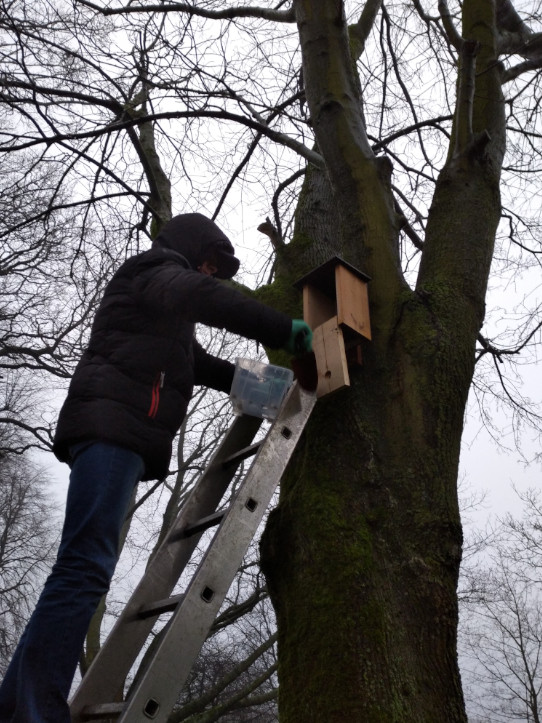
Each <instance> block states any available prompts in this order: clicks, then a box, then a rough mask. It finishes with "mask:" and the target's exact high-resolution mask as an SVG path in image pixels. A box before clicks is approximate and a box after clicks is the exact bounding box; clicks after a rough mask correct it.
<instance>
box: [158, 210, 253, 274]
mask: <svg viewBox="0 0 542 723" xmlns="http://www.w3.org/2000/svg"><path fill="white" fill-rule="evenodd" d="M154 243H155V244H156V245H158V246H162V247H163V248H166V249H172V250H173V251H176V252H177V253H178V254H181V255H182V256H184V257H185V259H186V260H187V261H188V262H189V264H190V266H191V267H192V268H193V269H194V270H196V269H197V268H198V267H199V266H201V264H202V263H203V262H204V261H205V260H206V259H207V257H208V255H209V253H210V252H211V251H212V253H213V254H214V256H215V257H216V260H217V266H218V271H217V272H216V274H214V276H216V277H217V278H219V279H231V278H232V276H235V274H236V273H237V271H238V270H239V259H237V258H235V249H234V248H233V246H232V244H231V242H230V240H229V239H228V237H227V236H226V235H225V234H224V233H222V231H221V230H220V229H219V228H218V226H217V225H216V223H215V222H214V221H211V219H210V218H206V217H205V216H203V215H202V214H201V213H181V214H180V215H179V216H174V217H173V218H172V219H171V221H169V222H168V223H166V225H165V226H164V228H163V229H162V230H161V231H160V233H159V234H158V236H157V237H156V238H155V240H154Z"/></svg>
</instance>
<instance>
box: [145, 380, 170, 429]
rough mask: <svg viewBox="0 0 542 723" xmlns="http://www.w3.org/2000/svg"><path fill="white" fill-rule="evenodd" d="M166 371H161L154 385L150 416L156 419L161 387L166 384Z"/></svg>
mask: <svg viewBox="0 0 542 723" xmlns="http://www.w3.org/2000/svg"><path fill="white" fill-rule="evenodd" d="M165 376H166V373H165V372H160V373H159V374H158V376H157V377H156V381H155V382H154V384H153V385H152V396H151V408H150V409H149V412H148V416H149V417H150V418H151V419H154V418H155V417H156V415H157V414H158V405H159V404H160V389H162V387H163V386H164V378H165Z"/></svg>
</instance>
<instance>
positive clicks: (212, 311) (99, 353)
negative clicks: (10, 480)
mask: <svg viewBox="0 0 542 723" xmlns="http://www.w3.org/2000/svg"><path fill="white" fill-rule="evenodd" d="M190 216H195V214H190ZM179 218H182V217H177V219H179ZM201 218H203V217H201ZM177 219H173V220H172V221H171V222H170V224H168V225H167V226H166V227H165V228H164V230H163V231H162V233H161V234H160V236H159V237H158V242H159V244H160V245H155V246H153V248H152V249H151V250H150V251H146V252H144V253H142V254H139V255H137V256H134V257H132V258H130V259H128V261H126V262H125V263H124V264H123V265H122V266H121V267H120V269H119V270H118V271H117V272H116V274H115V275H114V277H113V279H112V280H111V282H110V283H109V284H108V286H107V288H106V290H105V294H104V297H103V299H102V302H101V304H100V307H99V309H98V312H97V314H96V317H95V319H94V324H93V326H92V331H91V336H90V341H89V345H88V348H87V350H86V351H85V352H84V354H83V356H82V358H81V360H80V362H79V364H78V366H77V368H76V370H75V374H74V376H73V379H72V381H71V384H70V388H69V391H68V397H67V399H66V401H65V402H64V405H63V407H62V409H61V411H60V416H59V420H58V425H57V430H56V435H55V440H54V451H55V454H56V456H57V457H58V458H59V459H60V460H62V461H68V454H69V453H68V450H69V447H70V446H71V445H72V444H74V443H76V442H78V441H82V440H86V439H95V440H101V441H106V442H111V443H113V444H116V445H119V446H121V447H124V448H126V449H129V450H132V451H134V452H137V453H138V454H140V455H141V456H142V457H143V459H144V461H145V475H144V477H143V479H156V478H158V479H160V478H162V477H164V476H165V475H166V473H167V471H168V465H169V461H170V458H171V445H172V441H173V438H174V436H175V434H176V432H177V431H178V429H179V427H180V425H181V423H182V421H183V419H184V416H185V414H186V408H187V406H188V402H189V400H190V397H191V395H192V388H193V385H194V384H202V385H205V386H209V387H212V388H213V389H218V390H220V391H224V392H229V390H230V386H231V382H232V379H233V371H234V366H233V365H232V364H230V363H229V362H227V361H224V360H221V359H217V358H216V357H213V356H211V355H209V354H207V353H206V352H205V351H204V350H203V349H202V347H201V346H200V345H199V344H198V343H197V342H196V340H195V339H194V325H195V324H196V323H202V324H207V325H208V326H214V327H218V328H221V329H227V330H228V331H231V332H233V333H236V334H240V335H242V336H245V337H247V338H249V339H255V340H257V341H259V342H261V343H262V344H264V345H265V346H269V347H271V348H281V347H282V346H284V345H285V344H286V342H287V340H288V337H289V335H290V331H291V320H290V319H289V318H288V317H287V316H285V315H284V314H281V313H279V312H277V311H274V310H273V309H271V308H269V307H267V306H265V305H263V304H260V303H259V302H256V301H253V300H251V299H249V298H248V297H246V296H245V295H244V294H242V293H240V292H238V291H236V290H234V289H231V288H228V287H227V286H225V285H224V284H222V283H220V282H219V281H217V280H216V279H214V278H211V277H210V276H206V275H205V274H201V273H199V272H198V271H196V270H194V269H196V268H197V266H198V265H199V264H201V263H202V262H203V261H204V260H205V254H204V253H202V249H203V251H205V247H206V246H207V247H208V245H209V244H208V243H207V242H208V235H203V236H202V235H198V233H197V232H194V229H193V228H192V229H191V233H190V235H186V233H184V232H183V224H178V223H177V224H176V223H175V222H176V220H177ZM204 221H205V222H206V224H207V225H206V224H202V225H203V226H204V227H205V229H207V230H208V224H209V223H211V222H209V221H208V219H204ZM192 226H193V224H192ZM213 226H214V224H213ZM185 227H186V224H185ZM214 228H215V229H216V230H217V232H218V234H220V235H221V236H222V239H215V241H216V240H218V241H219V243H220V244H221V245H222V251H223V252H224V253H226V254H227V255H230V256H232V255H233V247H231V244H229V241H227V239H226V241H227V243H228V244H229V248H230V249H231V252H230V251H228V250H227V247H226V243H225V241H224V239H225V238H226V237H224V235H223V234H222V233H221V232H220V230H219V229H218V228H217V227H216V226H214ZM211 235H212V234H211ZM232 257H233V256H232ZM233 258H234V257H233ZM228 262H229V263H230V266H231V259H230V260H228ZM219 273H220V270H219ZM224 275H225V276H227V272H225V273H224Z"/></svg>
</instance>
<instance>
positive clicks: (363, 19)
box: [348, 0, 382, 60]
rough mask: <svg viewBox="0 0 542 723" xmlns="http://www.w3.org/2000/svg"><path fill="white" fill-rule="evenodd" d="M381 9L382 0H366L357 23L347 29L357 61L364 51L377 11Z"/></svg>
mask: <svg viewBox="0 0 542 723" xmlns="http://www.w3.org/2000/svg"><path fill="white" fill-rule="evenodd" d="M381 7H382V0H366V2H365V5H364V6H363V10H362V11H361V15H360V18H359V20H358V22H357V23H355V24H354V25H351V26H350V27H349V28H348V31H349V33H350V41H351V42H352V51H353V55H354V58H355V59H356V60H358V59H359V58H360V57H361V56H362V54H363V51H364V50H365V43H366V42H367V38H368V37H369V34H370V32H371V30H372V29H373V25H374V23H375V20H376V17H377V15H378V11H379V10H380V8H381Z"/></svg>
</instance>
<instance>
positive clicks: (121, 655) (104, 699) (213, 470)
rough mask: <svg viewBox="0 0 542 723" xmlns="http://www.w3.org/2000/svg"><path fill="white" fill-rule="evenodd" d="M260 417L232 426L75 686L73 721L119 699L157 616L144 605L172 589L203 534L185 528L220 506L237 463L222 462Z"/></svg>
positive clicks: (248, 440) (249, 439)
mask: <svg viewBox="0 0 542 723" xmlns="http://www.w3.org/2000/svg"><path fill="white" fill-rule="evenodd" d="M261 423H262V420H261V419H257V418H256V417H248V416H242V417H237V418H236V419H235V420H234V422H233V424H232V425H231V427H230V428H229V430H228V432H227V433H226V436H225V438H224V439H223V441H222V443H221V444H220V446H219V447H218V448H217V450H216V452H215V453H214V455H213V457H212V458H211V460H210V463H209V465H208V467H207V468H206V470H205V471H204V473H203V474H202V476H201V477H200V478H199V480H198V482H197V483H196V485H195V487H194V489H193V490H192V492H191V494H190V496H189V497H188V499H187V501H186V502H185V504H184V505H183V507H182V509H181V510H180V512H179V515H178V516H177V519H176V520H175V523H174V524H173V526H172V528H171V530H170V533H169V534H168V536H167V537H166V539H165V540H164V541H163V543H162V545H161V546H160V548H159V549H158V550H157V552H156V554H155V555H154V557H153V559H152V560H151V561H150V563H149V566H148V568H147V570H146V571H145V573H144V575H143V577H142V579H141V580H140V582H139V584H138V586H137V587H136V589H135V590H134V592H133V594H132V596H131V597H130V599H129V601H128V603H127V605H126V607H125V608H124V610H123V612H122V613H121V615H120V617H119V619H118V620H117V622H116V623H115V625H114V627H113V628H112V630H111V632H110V633H109V636H108V637H107V639H106V641H105V642H104V644H103V645H102V647H101V649H100V651H99V653H98V655H97V656H96V658H95V659H94V661H93V662H92V665H91V666H90V668H89V670H88V671H87V674H86V675H85V676H84V678H83V680H82V681H81V684H80V685H79V688H78V689H77V691H76V692H75V694H74V696H73V698H72V701H71V704H70V712H71V716H72V721H74V723H75V722H76V721H81V720H82V718H81V711H82V709H83V708H84V707H85V706H87V705H92V704H100V703H110V702H111V701H113V700H114V699H115V696H116V695H117V694H118V692H119V690H120V689H121V687H122V685H123V684H124V680H125V678H126V676H127V675H128V673H129V671H130V668H131V667H132V665H133V664H134V661H135V660H136V658H137V656H138V655H139V653H140V651H141V649H142V647H143V645H144V644H145V641H146V640H147V637H148V636H149V634H150V632H151V630H152V628H153V626H154V624H155V622H156V620H157V616H155V617H147V618H144V619H140V618H138V615H137V613H138V611H139V609H140V608H141V607H142V606H143V605H145V604H148V603H151V602H153V601H155V600H159V599H162V598H167V597H168V596H169V595H170V594H171V592H172V590H173V589H174V587H175V585H176V584H177V582H178V580H179V578H180V576H181V574H182V572H183V570H184V568H185V567H186V565H187V564H188V561H189V560H190V557H191V556H192V553H193V552H194V550H195V548H196V546H197V544H198V542H199V540H200V538H201V536H202V534H203V532H201V533H199V534H194V535H192V536H191V537H187V538H182V537H181V536H180V535H179V533H180V531H181V530H182V529H184V528H185V527H187V526H188V525H189V524H191V523H193V522H195V521H197V520H198V519H200V518H202V517H205V516H206V515H209V514H211V513H213V512H214V511H215V510H216V508H217V506H218V504H219V503H220V501H221V499H222V498H223V496H224V494H225V492H226V491H227V489H228V487H229V485H230V483H231V481H232V479H233V477H234V476H235V473H236V470H237V466H238V465H233V466H229V467H227V468H223V466H222V462H223V461H224V460H225V459H227V458H228V457H230V456H231V455H232V454H234V453H235V452H236V451H237V450H239V449H241V448H243V447H246V446H247V445H249V444H250V443H251V442H252V440H253V439H254V437H255V435H256V433H257V432H258V429H259V428H260V426H261ZM176 535H177V537H178V539H174V541H173V542H172V541H171V540H170V538H175V536H176Z"/></svg>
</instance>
